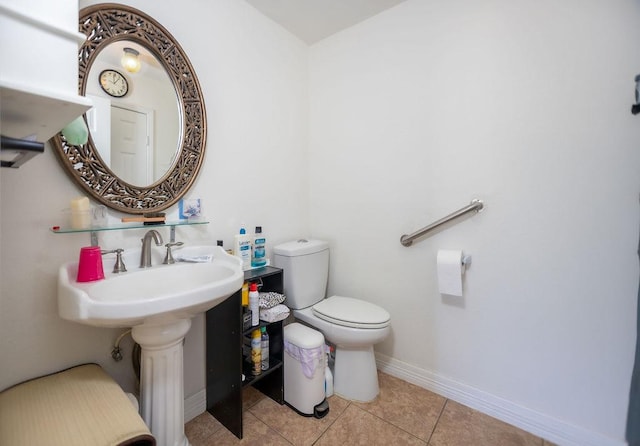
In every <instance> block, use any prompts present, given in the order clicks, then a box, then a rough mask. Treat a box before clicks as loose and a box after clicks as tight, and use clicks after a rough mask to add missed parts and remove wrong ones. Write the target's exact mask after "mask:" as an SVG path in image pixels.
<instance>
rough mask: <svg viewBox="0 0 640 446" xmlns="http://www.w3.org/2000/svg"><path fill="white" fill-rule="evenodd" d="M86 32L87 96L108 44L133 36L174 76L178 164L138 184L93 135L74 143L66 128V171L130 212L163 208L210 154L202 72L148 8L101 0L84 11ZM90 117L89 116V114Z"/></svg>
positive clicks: (83, 71)
mask: <svg viewBox="0 0 640 446" xmlns="http://www.w3.org/2000/svg"><path fill="white" fill-rule="evenodd" d="M79 23H80V32H81V33H83V34H84V35H86V36H87V40H86V41H85V42H84V43H83V44H82V46H81V47H80V50H79V55H78V70H79V76H78V91H79V93H80V95H82V96H84V95H85V92H86V87H87V79H88V77H89V70H90V69H91V66H92V65H93V62H94V61H95V59H96V57H97V56H98V54H99V53H100V52H101V50H102V49H103V48H105V47H106V46H107V45H109V44H110V43H112V42H115V41H118V40H130V41H133V42H136V43H138V44H140V45H142V46H144V47H145V48H147V49H148V50H149V51H150V52H151V53H152V54H153V55H154V56H155V57H156V58H157V59H158V60H159V61H160V63H161V65H162V66H163V67H164V69H165V71H166V72H167V74H168V75H169V78H170V79H171V82H172V83H173V87H174V89H175V91H176V95H177V98H178V103H179V104H178V108H179V112H180V114H181V117H182V129H181V135H180V139H179V144H178V147H177V155H176V157H175V160H174V162H173V165H172V167H171V168H170V169H169V171H168V172H167V173H166V174H165V175H164V176H163V177H162V178H160V180H158V181H156V182H155V183H153V184H151V185H150V186H134V185H132V184H129V183H127V182H125V181H123V180H121V179H120V178H118V176H117V175H116V174H115V173H114V172H113V171H112V170H111V169H110V168H109V167H108V166H106V165H105V164H104V162H103V161H102V158H100V156H99V155H98V150H97V148H96V146H95V144H94V142H93V139H92V138H91V135H89V140H88V141H87V143H86V144H82V145H73V144H70V143H69V142H67V140H66V139H65V137H64V136H63V135H62V133H58V134H57V135H56V136H54V137H53V138H52V142H53V146H54V152H55V153H56V155H57V157H58V160H59V161H60V162H61V164H62V166H63V167H64V170H65V171H66V173H67V174H68V175H69V176H70V177H71V178H72V179H73V181H74V182H76V183H77V184H78V185H80V186H81V188H82V189H84V190H85V191H86V192H88V193H89V194H90V196H91V197H93V198H94V199H95V200H97V201H99V202H100V203H102V204H104V205H106V206H108V207H110V208H112V209H116V210H118V211H121V212H125V213H129V214H144V213H148V212H156V211H161V210H164V209H166V208H168V207H169V206H171V205H173V204H175V203H176V202H177V201H178V200H179V199H180V198H181V197H182V196H183V195H184V194H185V193H186V192H187V190H188V189H189V188H190V187H191V186H192V184H193V182H194V181H195V179H196V177H197V174H198V171H199V170H200V167H201V165H202V161H203V159H204V152H205V145H206V139H207V138H206V134H207V125H206V114H205V106H204V99H203V97H202V91H201V89H200V84H199V82H198V78H197V77H196V73H195V71H194V69H193V67H192V66H191V63H190V62H189V59H188V58H187V55H186V54H185V52H184V51H183V50H182V48H181V47H180V45H179V44H178V42H177V41H176V40H175V39H174V38H173V36H172V35H171V34H170V33H169V32H168V31H167V30H166V29H165V28H164V27H163V26H162V25H160V24H159V23H158V22H156V21H155V20H154V19H152V18H151V17H149V16H148V15H146V14H145V13H143V12H141V11H139V10H137V9H135V8H132V7H130V6H126V5H120V4H115V3H101V4H96V5H92V6H89V7H86V8H83V9H82V10H80V21H79ZM84 119H85V122H86V115H85V117H84Z"/></svg>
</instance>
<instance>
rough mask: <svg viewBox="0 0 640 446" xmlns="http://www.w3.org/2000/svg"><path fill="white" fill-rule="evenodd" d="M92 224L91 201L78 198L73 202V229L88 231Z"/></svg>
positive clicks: (85, 198)
mask: <svg viewBox="0 0 640 446" xmlns="http://www.w3.org/2000/svg"><path fill="white" fill-rule="evenodd" d="M90 224H91V213H90V205H89V199H88V198H87V197H78V198H74V199H73V200H71V227H72V228H73V229H87V228H88V227H89V225H90Z"/></svg>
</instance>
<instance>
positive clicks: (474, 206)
mask: <svg viewBox="0 0 640 446" xmlns="http://www.w3.org/2000/svg"><path fill="white" fill-rule="evenodd" d="M482 208H484V203H483V202H482V200H479V199H477V198H476V199H474V200H471V203H469V205H468V206H465V207H463V208H462V209H458V210H457V211H455V212H452V213H451V214H449V215H447V216H446V217H444V218H441V219H440V220H438V221H435V222H433V223H431V224H430V225H429V226H425V227H424V228H422V229H420V230H418V231H416V232H414V233H413V234H409V235H407V234H404V235H403V236H402V237H400V243H402V245H403V246H411V244H412V243H413V241H414V240H415V239H417V238H419V237H422V236H423V235H425V234H427V233H428V232H431V231H433V230H434V229H436V228H437V227H438V226H441V225H443V224H445V223H447V222H449V221H451V220H454V219H456V218H458V217H462V216H463V215H465V214H468V213H469V212H472V211H475V212H476V213H478V212H480V211H481V210H482Z"/></svg>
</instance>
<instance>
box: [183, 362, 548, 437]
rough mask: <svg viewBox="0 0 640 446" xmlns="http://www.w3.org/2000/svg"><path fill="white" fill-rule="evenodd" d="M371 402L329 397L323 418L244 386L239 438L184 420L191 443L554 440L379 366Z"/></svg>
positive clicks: (209, 422)
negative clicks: (300, 412)
mask: <svg viewBox="0 0 640 446" xmlns="http://www.w3.org/2000/svg"><path fill="white" fill-rule="evenodd" d="M379 377H380V395H379V396H378V397H377V398H376V399H375V400H374V401H373V402H371V403H356V402H351V401H348V400H345V399H343V398H340V397H339V396H332V397H331V398H330V399H329V407H330V409H329V414H328V415H327V416H326V417H324V418H322V419H319V420H318V419H315V418H307V417H303V416H300V415H298V414H297V413H296V412H294V411H293V410H292V409H291V408H289V407H288V406H286V405H283V406H281V405H279V404H278V403H276V402H275V401H273V400H271V399H269V398H267V397H265V396H263V395H262V394H261V393H260V392H259V391H257V390H255V389H253V388H252V387H248V388H245V390H244V395H243V397H244V400H243V405H244V419H243V421H244V438H243V439H242V440H238V438H236V437H235V436H234V435H233V434H232V433H230V432H229V431H228V430H227V429H225V428H224V427H223V426H222V425H221V424H220V423H219V422H218V421H217V420H216V419H215V418H213V417H212V416H211V415H209V413H208V412H205V413H203V414H201V415H199V416H198V417H196V418H195V419H193V420H191V421H190V422H189V423H187V424H186V425H185V431H186V434H187V437H188V438H189V441H190V442H191V445H192V446H213V445H215V446H225V445H256V446H257V445H260V446H272V445H273V446H280V445H282V446H291V445H294V446H311V445H315V446H334V445H339V446H352V445H363V446H364V445H366V446H373V445H384V446H391V445H393V446H396V445H398V446H401V445H408V446H413V445H415V446H427V445H428V446H554V445H553V444H552V443H550V442H547V441H545V440H543V439H541V438H539V437H536V436H534V435H532V434H529V433H527V432H525V431H523V430H520V429H518V428H516V427H513V426H510V425H508V424H506V423H503V422H502V421H498V420H496V419H494V418H491V417H489V416H487V415H484V414H482V413H480V412H477V411H475V410H473V409H469V408H468V407H465V406H463V405H461V404H458V403H456V402H454V401H451V400H448V399H446V398H444V397H442V396H439V395H436V394H435V393H433V392H430V391H428V390H425V389H423V388H421V387H418V386H415V385H413V384H409V383H407V382H405V381H402V380H400V379H398V378H395V377H392V376H390V375H387V374H384V373H379Z"/></svg>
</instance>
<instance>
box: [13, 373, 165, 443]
mask: <svg viewBox="0 0 640 446" xmlns="http://www.w3.org/2000/svg"><path fill="white" fill-rule="evenodd" d="M155 444H156V441H155V439H154V438H153V436H152V435H151V432H149V429H148V427H147V426H146V425H145V423H144V421H143V420H142V418H141V417H140V415H139V414H138V412H137V411H136V409H135V407H134V406H133V404H132V403H131V401H130V400H129V398H128V397H127V395H126V394H125V393H124V391H123V390H122V389H121V388H120V386H119V385H118V384H117V383H116V382H115V381H114V380H113V379H112V378H111V377H110V376H109V375H107V373H105V371H104V370H102V368H101V367H100V366H98V365H97V364H84V365H80V366H77V367H73V368H70V369H67V370H63V371H61V372H58V373H54V374H52V375H47V376H44V377H41V378H36V379H32V380H30V381H26V382H24V383H21V384H17V385H15V386H13V387H10V388H8V389H6V390H4V391H2V392H0V445H11V446H23V445H47V446H58V445H60V446H62V445H64V446H76V445H77V446H87V445H92V446H155Z"/></svg>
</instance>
